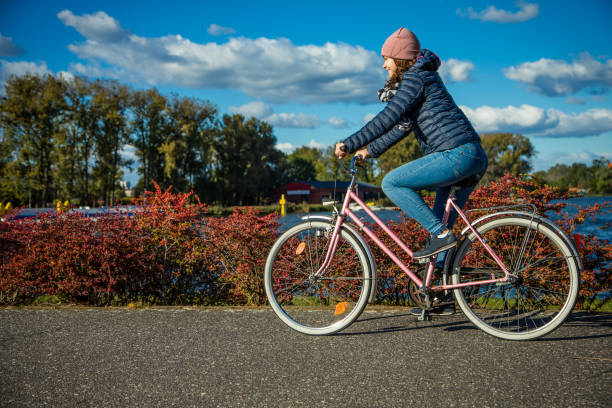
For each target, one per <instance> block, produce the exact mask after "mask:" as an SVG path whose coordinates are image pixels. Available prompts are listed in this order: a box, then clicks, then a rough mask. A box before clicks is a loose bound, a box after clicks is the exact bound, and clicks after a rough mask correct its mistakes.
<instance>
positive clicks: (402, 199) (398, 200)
mask: <svg viewBox="0 0 612 408" xmlns="http://www.w3.org/2000/svg"><path fill="white" fill-rule="evenodd" d="M381 55H382V56H383V57H384V59H385V62H384V64H383V68H384V69H386V70H387V71H388V73H389V79H388V81H387V83H386V84H385V87H384V88H383V89H381V90H379V91H378V95H379V98H380V100H381V101H382V102H388V103H387V106H386V107H385V108H384V109H383V110H382V111H381V112H380V113H379V114H378V115H376V116H375V117H374V118H373V119H372V120H370V121H369V122H368V123H367V124H366V125H365V126H364V127H363V128H361V129H360V130H359V131H357V132H356V133H354V134H352V135H351V136H349V137H348V138H346V139H345V140H344V141H343V142H340V143H338V144H337V145H336V150H335V153H336V155H337V156H338V158H340V159H342V158H343V157H344V156H345V155H346V154H347V153H355V155H359V156H361V157H362V159H366V158H368V157H378V156H380V155H381V154H382V153H384V152H385V151H386V150H387V149H389V148H390V147H392V146H393V145H395V144H396V143H397V142H399V141H400V140H401V139H403V138H404V137H405V136H407V135H408V134H409V133H410V132H411V131H414V134H415V136H416V138H417V140H418V142H419V144H420V146H421V148H422V149H423V152H424V153H425V156H424V157H421V158H420V159H417V160H414V161H412V162H409V163H406V164H404V165H402V166H400V167H398V168H396V169H394V170H392V171H391V172H389V173H388V174H387V175H386V176H385V178H384V179H383V182H382V189H383V191H384V192H385V194H386V195H387V197H389V199H391V201H393V202H394V203H395V204H396V205H397V206H398V207H399V208H400V209H401V210H402V211H403V212H404V213H406V214H407V215H409V216H410V217H412V218H414V219H416V220H417V221H418V222H419V223H420V224H421V225H422V226H423V227H425V229H427V231H428V232H429V233H430V237H429V238H428V240H427V244H426V245H425V247H424V248H423V249H422V250H421V251H417V252H415V253H414V258H416V259H419V258H427V257H431V256H432V255H435V254H437V253H440V252H443V251H446V250H448V249H449V248H452V247H454V246H455V245H456V242H457V240H456V237H455V235H454V233H453V232H452V226H453V224H454V222H455V220H456V218H457V213H456V211H452V212H451V214H450V217H449V219H448V224H447V225H444V224H443V223H442V220H441V217H442V215H443V213H444V205H445V203H446V200H447V199H448V196H449V193H450V190H451V186H452V185H453V184H455V183H457V182H459V181H461V180H463V179H466V178H467V177H470V176H474V175H476V176H478V177H479V178H480V177H482V175H483V174H484V173H485V171H486V169H487V164H488V160H487V156H486V153H485V151H484V150H483V148H482V146H481V145H480V138H479V136H478V134H477V133H476V131H475V130H474V128H473V127H472V125H471V123H470V122H469V120H468V119H467V117H466V116H465V114H464V113H463V112H462V111H461V109H459V107H458V106H457V105H456V104H455V102H454V101H453V98H452V97H451V96H450V94H449V93H448V90H447V89H446V87H445V86H444V83H443V82H442V79H441V78H440V75H439V74H438V73H437V72H436V71H437V70H438V68H439V67H440V64H441V61H440V58H438V56H437V55H436V54H434V53H433V52H431V51H429V50H427V49H422V50H421V49H420V44H419V40H418V39H417V37H416V36H415V35H414V34H413V33H412V32H411V31H410V30H407V29H405V28H400V29H399V30H397V31H396V32H394V33H393V34H391V36H390V37H389V38H387V40H386V41H385V43H384V44H383V46H382V51H381ZM366 145H367V148H364V146H366ZM474 187H475V186H471V187H466V188H462V189H460V190H459V191H457V194H456V203H457V204H458V205H459V206H460V207H463V205H465V203H466V202H467V199H468V197H469V195H470V193H471V192H472V190H473V189H474ZM424 188H436V199H435V203H434V207H433V210H432V209H431V208H429V206H428V205H427V204H426V203H425V201H423V198H422V197H421V196H420V195H419V194H418V191H419V190H421V189H424Z"/></svg>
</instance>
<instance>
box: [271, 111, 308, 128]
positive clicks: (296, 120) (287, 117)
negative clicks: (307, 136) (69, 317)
mask: <svg viewBox="0 0 612 408" xmlns="http://www.w3.org/2000/svg"><path fill="white" fill-rule="evenodd" d="M264 121H266V122H268V123H269V124H271V125H272V126H276V127H281V128H283V127H284V128H307V129H314V128H316V127H318V126H319V118H317V117H316V116H315V115H306V114H304V113H298V114H295V113H273V114H272V115H270V116H268V117H266V118H264Z"/></svg>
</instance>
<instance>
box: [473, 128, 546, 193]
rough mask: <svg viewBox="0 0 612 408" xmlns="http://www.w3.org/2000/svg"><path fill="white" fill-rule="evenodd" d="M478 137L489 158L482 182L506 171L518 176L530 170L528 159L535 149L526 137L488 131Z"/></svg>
mask: <svg viewBox="0 0 612 408" xmlns="http://www.w3.org/2000/svg"><path fill="white" fill-rule="evenodd" d="M480 138H481V141H482V147H483V148H484V150H485V152H486V153H487V157H488V158H489V167H488V169H487V172H486V174H485V176H484V177H483V183H486V182H488V181H490V180H495V179H497V178H499V177H501V176H503V175H504V174H506V173H510V174H512V175H515V176H518V175H520V174H525V173H528V172H529V171H530V170H531V163H530V160H531V158H532V157H533V156H534V155H535V154H536V151H535V149H534V147H533V145H532V144H531V141H530V140H529V139H528V138H527V137H525V136H523V135H520V134H512V133H489V134H484V135H481V136H480Z"/></svg>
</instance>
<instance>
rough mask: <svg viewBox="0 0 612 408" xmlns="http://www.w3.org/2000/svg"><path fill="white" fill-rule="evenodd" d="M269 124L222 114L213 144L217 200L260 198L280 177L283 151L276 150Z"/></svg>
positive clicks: (243, 201) (231, 201) (254, 200)
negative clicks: (220, 124)
mask: <svg viewBox="0 0 612 408" xmlns="http://www.w3.org/2000/svg"><path fill="white" fill-rule="evenodd" d="M275 145H276V138H275V137H274V136H273V134H272V127H271V126H270V125H268V124H267V123H265V122H261V121H259V120H257V119H255V118H251V119H249V120H245V118H244V116H242V115H239V114H235V115H232V116H230V115H224V116H223V119H222V126H221V128H220V129H219V130H218V132H217V137H216V140H215V143H214V151H215V181H216V186H217V188H218V193H219V196H218V197H219V201H221V202H222V203H224V204H232V205H251V204H255V203H259V202H262V201H263V198H264V197H267V195H268V192H269V191H271V190H272V189H274V188H275V187H276V186H277V185H278V184H279V181H280V180H282V177H280V170H281V169H280V168H279V163H280V162H281V161H282V156H283V153H282V152H280V151H279V150H277V149H276V148H275V147H274V146H275Z"/></svg>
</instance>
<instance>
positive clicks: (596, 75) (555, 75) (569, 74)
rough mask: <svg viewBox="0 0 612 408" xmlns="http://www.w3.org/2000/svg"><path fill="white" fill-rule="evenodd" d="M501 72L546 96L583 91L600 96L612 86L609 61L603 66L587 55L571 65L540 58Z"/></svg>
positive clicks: (611, 72)
mask: <svg viewBox="0 0 612 408" xmlns="http://www.w3.org/2000/svg"><path fill="white" fill-rule="evenodd" d="M503 71H504V75H505V76H506V77H507V78H509V79H512V80H514V81H518V82H522V83H524V84H527V85H528V86H529V89H531V90H533V91H535V92H539V93H542V94H544V95H548V96H561V95H569V94H573V93H576V92H578V91H580V90H581V89H584V88H591V91H592V93H595V94H602V93H605V92H607V91H608V89H609V88H610V87H611V86H612V59H608V60H607V61H606V62H605V63H602V62H599V61H597V60H596V59H594V58H593V57H592V56H591V55H590V54H589V53H583V54H581V55H580V57H579V58H578V59H576V60H574V61H572V63H571V64H569V63H567V62H566V61H563V60H552V59H548V58H541V59H539V60H538V61H535V62H525V63H523V64H521V65H518V66H517V67H509V68H505V69H504V70H503Z"/></svg>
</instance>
